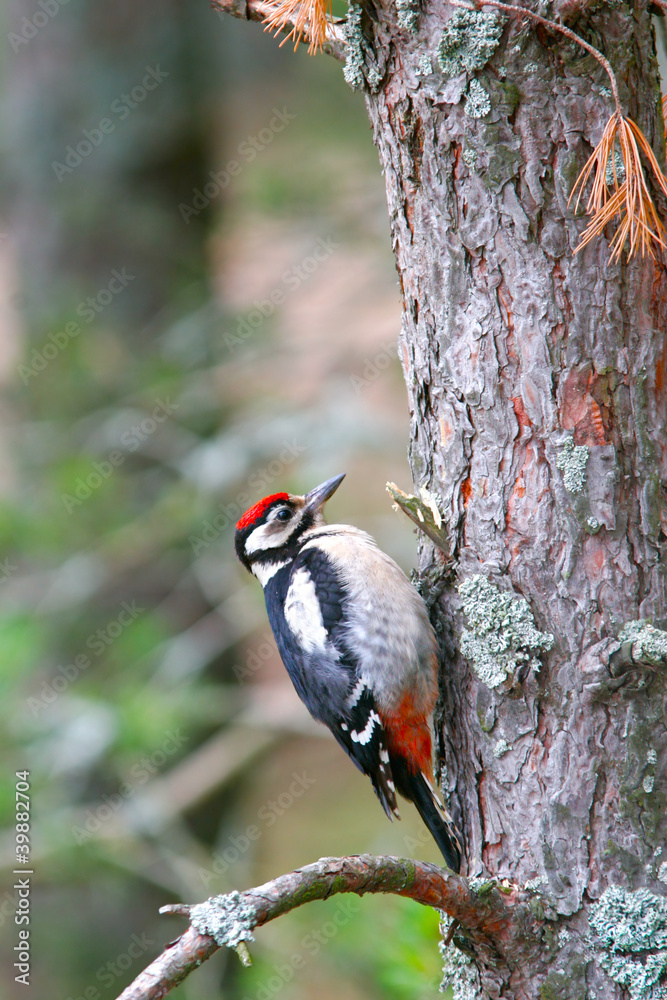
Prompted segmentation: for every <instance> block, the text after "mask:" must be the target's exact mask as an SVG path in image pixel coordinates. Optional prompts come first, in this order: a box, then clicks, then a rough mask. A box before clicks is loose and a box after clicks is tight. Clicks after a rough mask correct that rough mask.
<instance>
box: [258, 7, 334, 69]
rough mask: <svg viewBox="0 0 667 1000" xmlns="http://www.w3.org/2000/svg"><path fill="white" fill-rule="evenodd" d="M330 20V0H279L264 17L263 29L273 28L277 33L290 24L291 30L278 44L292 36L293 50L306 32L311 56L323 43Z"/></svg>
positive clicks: (282, 43)
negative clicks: (264, 26)
mask: <svg viewBox="0 0 667 1000" xmlns="http://www.w3.org/2000/svg"><path fill="white" fill-rule="evenodd" d="M330 20H331V0H279V2H278V3H277V4H276V6H275V8H274V10H272V11H271V13H270V14H267V15H266V17H265V18H264V24H265V25H266V28H265V29H264V30H265V31H272V30H273V29H274V28H275V32H276V34H279V33H280V32H281V31H285V30H286V29H287V28H289V26H290V25H292V28H291V31H290V32H289V34H287V35H286V36H285V38H283V40H282V42H281V43H280V44H281V45H284V44H285V42H286V41H287V40H288V39H289V38H293V39H294V51H295V52H296V50H297V48H298V47H299V42H300V41H301V39H302V38H303V36H304V35H305V34H306V32H308V36H309V39H310V44H309V45H308V54H309V55H311V56H312V55H314V54H315V53H316V52H317V50H318V49H321V48H322V46H323V45H324V43H325V41H326V37H327V22H328V21H330Z"/></svg>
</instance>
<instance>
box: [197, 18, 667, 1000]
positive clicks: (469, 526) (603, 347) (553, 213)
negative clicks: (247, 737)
mask: <svg viewBox="0 0 667 1000" xmlns="http://www.w3.org/2000/svg"><path fill="white" fill-rule="evenodd" d="M216 5H217V6H218V7H219V8H222V9H225V10H228V11H229V12H230V13H233V14H234V15H235V16H240V17H246V18H252V19H261V17H262V16H263V15H265V14H266V12H267V11H269V10H270V9H271V7H270V5H269V4H267V3H263V2H261V0H247V2H246V3H245V4H244V3H238V2H237V0H216ZM350 11H351V16H350V17H349V18H348V28H347V38H346V37H345V31H344V29H342V28H341V26H340V24H337V25H336V26H335V27H332V28H330V44H329V45H328V46H327V47H326V48H328V51H329V52H330V53H331V54H333V55H334V56H337V57H339V58H340V57H341V54H342V53H343V51H344V50H345V49H346V50H347V67H346V76H347V78H348V81H349V82H351V83H353V84H354V85H356V86H358V87H359V88H360V89H363V90H364V91H365V98H366V104H367V108H368V113H369V116H370V119H371V122H372V125H373V130H374V138H375V143H376V145H377V148H378V150H379V155H380V161H381V164H382V168H383V171H384V174H385V178H386V185H387V197H388V205H389V214H390V219H391V226H392V234H393V243H394V249H395V254H396V261H397V267H398V272H399V276H400V280H401V286H402V290H403V296H404V305H405V309H404V318H403V326H402V332H401V355H402V361H403V367H404V371H405V377H406V383H407V387H408V393H409V397H410V404H411V412H412V442H411V451H410V458H411V464H412V471H413V476H414V482H415V485H416V486H418V487H425V488H427V489H428V491H429V492H430V494H431V495H432V497H435V498H436V502H437V505H438V507H439V509H440V511H441V513H442V517H443V519H444V523H445V525H446V527H447V529H448V532H449V536H450V538H451V540H452V546H453V555H454V556H455V558H456V560H457V569H456V575H457V577H458V582H459V584H461V583H463V592H462V594H463V601H462V594H460V593H459V592H458V591H457V588H456V586H455V585H454V584H455V582H456V581H455V580H454V578H453V577H452V575H451V573H450V570H449V564H448V563H447V561H446V560H445V559H444V557H443V554H442V552H441V551H440V550H439V549H438V547H437V546H435V545H432V544H431V543H430V542H429V541H428V540H426V539H424V540H423V542H422V547H421V554H420V576H421V580H422V584H423V588H424V591H425V593H426V594H427V596H428V598H429V602H430V604H431V607H432V609H433V615H434V621H435V623H436V625H437V627H438V629H439V633H440V636H441V640H442V643H441V645H442V700H441V714H440V737H441V750H442V756H443V760H444V770H443V780H444V787H445V789H446V790H447V791H448V792H449V797H450V803H451V807H452V809H453V811H454V814H455V816H456V818H457V820H458V822H459V824H460V827H461V829H462V831H463V834H464V839H465V844H466V857H467V865H468V873H469V875H472V876H475V877H476V878H474V879H473V882H472V883H471V885H472V886H478V887H479V885H480V882H479V881H478V879H477V877H479V876H481V877H482V878H488V877H489V876H494V877H496V878H498V879H508V880H510V882H511V883H512V885H519V886H522V887H523V886H525V884H526V883H529V886H530V891H532V892H534V899H533V903H534V906H533V912H534V914H535V917H536V920H537V921H538V923H539V927H540V930H539V934H540V935H541V939H540V945H539V947H537V948H536V942H535V936H534V934H533V933H531V934H530V935H525V934H523V933H522V930H521V925H520V924H519V923H517V925H516V927H515V928H513V929H512V927H511V926H510V933H509V940H510V941H511V946H510V947H508V946H507V941H508V935H507V928H505V931H504V932H503V942H504V944H503V948H502V956H501V955H500V952H497V953H496V954H495V957H494V951H493V948H492V947H491V948H490V947H489V946H488V940H486V939H485V940H484V941H482V939H481V937H480V936H479V934H478V933H477V931H476V929H475V927H474V926H472V925H469V926H468V927H467V928H466V927H464V928H462V929H461V931H460V933H459V934H458V937H456V936H455V939H454V940H455V941H458V944H459V946H461V947H462V948H463V949H464V950H465V954H466V955H467V958H460V959H450V967H451V970H452V977H453V981H454V988H455V997H457V998H464V997H465V998H472V997H474V996H477V995H479V994H480V992H481V993H482V994H483V995H489V996H492V997H501V996H502V997H516V998H519V997H521V998H524V997H525V998H533V997H537V996H540V997H541V998H542V1000H552V998H556V997H562V998H570V997H572V998H586V997H588V996H595V997H597V998H604V1000H608V998H609V1000H611V998H616V997H620V996H621V995H622V994H623V992H624V990H628V991H629V992H630V995H631V997H632V998H633V1000H659V998H664V996H667V992H665V991H666V990H667V987H665V986H664V985H662V980H661V976H662V974H663V970H664V969H665V966H666V965H667V951H665V948H667V899H665V896H666V886H665V882H667V865H665V864H664V862H665V860H666V859H667V854H663V853H662V851H663V848H664V844H665V833H666V832H667V820H666V818H665V802H666V795H667V782H666V780H665V762H666V758H667V731H666V726H665V706H666V702H667V691H666V686H665V677H666V674H665V658H667V635H665V633H664V632H660V631H655V630H651V628H649V627H647V626H646V625H645V624H634V625H631V626H630V627H628V623H631V622H637V620H639V619H648V620H650V621H652V622H653V623H654V625H656V626H658V627H662V628H663V629H664V628H665V627H666V626H667V586H666V582H665V569H666V566H667V559H666V552H667V500H666V483H667V392H666V391H665V372H666V369H667V340H666V338H665V333H664V331H665V315H666V312H667V277H666V274H665V268H664V266H663V263H662V261H661V260H658V261H653V260H650V259H644V260H642V259H635V260H633V261H632V262H627V261H625V260H622V261H621V263H619V264H611V263H610V254H609V245H608V240H607V239H606V238H605V237H601V238H599V239H597V240H595V241H594V242H593V243H592V244H590V245H589V246H588V247H586V249H585V250H584V251H583V252H581V253H578V254H575V252H574V251H575V247H576V245H577V242H578V240H579V238H580V235H581V232H582V229H583V225H584V224H583V222H582V220H581V219H577V218H575V215H574V212H573V211H572V210H570V209H568V206H567V202H568V197H569V195H570V192H571V190H572V187H573V184H574V181H575V178H576V176H577V174H578V173H579V171H580V170H581V168H582V167H583V165H584V163H585V161H586V159H587V158H588V156H589V154H590V152H591V149H592V148H593V146H594V145H595V144H596V143H597V142H598V141H599V139H600V137H601V135H602V132H603V130H604V126H605V124H606V122H607V120H608V119H609V116H610V114H611V113H612V112H613V104H612V102H611V97H610V94H609V90H608V89H607V88H608V80H607V78H606V77H605V75H604V72H603V70H602V69H601V68H600V66H599V64H598V63H597V62H596V61H595V60H594V59H593V58H591V57H590V56H589V55H586V53H584V52H583V51H582V49H581V48H580V47H579V46H577V45H576V44H573V43H571V42H569V41H567V40H566V39H564V38H563V37H562V36H561V35H558V34H555V33H552V32H549V31H547V30H545V29H544V28H543V27H536V26H535V25H534V24H533V23H529V22H528V21H523V22H521V21H519V20H517V19H516V18H511V19H508V20H507V21H506V22H504V23H501V25H500V27H502V33H500V32H499V31H498V30H496V32H495V35H494V30H495V29H494V30H492V28H493V25H492V22H490V21H486V22H475V21H474V19H472V20H469V21H467V22H465V21H464V22H458V23H459V24H460V25H461V26H460V28H459V29H458V34H457V32H455V31H453V30H452V25H450V26H449V28H447V22H448V21H449V20H450V18H452V17H453V16H456V15H457V13H458V12H457V10H456V8H455V7H453V6H450V5H448V4H447V3H444V2H441V0H436V2H434V3H429V4H427V3H424V4H422V5H421V6H418V4H417V3H416V2H414V3H413V2H411V0H400V2H399V0H397V2H396V4H394V3H393V0H374V2H373V3H371V2H368V3H367V4H366V5H364V6H363V7H362V6H357V5H356V4H354V3H353V4H352V6H351V8H350ZM540 12H542V13H544V10H543V9H542V8H540ZM465 16H469V15H464V17H465ZM548 16H549V17H550V18H551V19H555V20H561V21H562V22H563V23H566V24H568V25H569V26H570V27H572V28H574V29H575V30H576V31H577V33H578V34H580V35H581V36H582V37H583V38H585V39H586V40H587V41H588V42H590V43H591V44H593V45H595V46H596V47H597V48H598V49H599V50H600V51H602V52H603V53H604V54H605V55H606V56H607V58H608V59H609V60H610V62H611V63H612V65H613V68H614V70H615V73H616V75H617V78H618V82H619V87H620V95H621V101H622V103H623V110H624V113H625V114H626V115H627V116H629V117H631V118H632V119H633V120H635V121H636V122H637V123H638V124H639V125H640V127H641V128H642V129H643V131H644V133H645V135H646V136H647V137H648V139H649V142H650V143H651V145H652V146H653V148H654V151H655V153H656V155H657V156H658V158H659V160H660V162H664V139H663V125H662V118H661V114H660V90H659V80H658V72H657V63H656V59H655V44H654V37H653V31H652V26H651V19H650V14H649V11H648V9H647V7H646V6H645V5H643V4H641V3H636V4H635V5H634V6H629V5H627V4H625V3H622V2H620V0H619V2H616V3H613V4H595V3H591V2H585V0H554V2H552V3H550V4H549V5H548ZM453 23H454V24H456V23H457V22H453ZM489 25H491V27H489ZM443 33H444V34H445V44H444V45H443V43H442V41H441V40H442V38H443ZM466 70H467V72H466ZM656 203H657V205H658V208H659V210H660V211H661V213H662V214H663V217H664V209H665V206H664V203H662V202H661V201H660V199H659V198H658V199H656ZM480 577H481V579H480ZM485 581H488V583H489V584H491V587H489V586H488V584H487V583H486V582H485ZM496 588H497V589H496ZM502 595H506V599H509V598H520V597H523V598H525V599H526V601H527V605H528V606H527V607H526V606H522V605H520V604H518V603H514V604H512V605H511V606H510V605H508V604H505V605H502ZM464 608H465V610H466V612H467V613H465V614H464ZM529 609H530V610H529ZM531 612H532V619H534V623H535V626H536V627H537V629H539V630H540V631H539V632H538V631H536V629H535V628H532V632H531V627H532V619H531ZM549 636H552V637H553V642H551V641H550V639H549ZM462 647H463V652H465V653H466V654H467V655H466V656H464V655H463V654H462ZM522 657H523V658H522ZM538 668H539V669H538ZM483 891H486V890H483ZM510 910H511V908H510ZM508 919H510V920H511V918H508ZM512 930H513V931H514V933H512ZM460 954H461V955H462V954H463V952H461V953H460Z"/></svg>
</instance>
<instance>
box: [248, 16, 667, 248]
mask: <svg viewBox="0 0 667 1000" xmlns="http://www.w3.org/2000/svg"><path fill="white" fill-rule="evenodd" d="M453 2H454V3H455V6H463V4H461V3H456V0H453ZM485 5H486V6H491V7H495V8H496V9H503V10H506V11H507V12H508V13H514V14H521V15H525V16H527V17H529V18H532V19H533V20H535V21H538V22H540V23H542V24H544V25H547V26H549V27H552V28H554V29H555V30H556V31H559V32H560V33H562V34H564V35H566V36H567V37H568V38H571V39H573V40H575V41H577V42H578V43H579V44H580V45H581V46H582V47H583V48H584V49H586V50H587V51H588V52H590V53H591V54H593V55H594V56H595V57H596V58H597V59H598V61H599V62H600V64H601V65H602V66H603V67H604V68H605V70H606V72H607V73H608V74H609V77H610V80H611V84H612V90H613V93H614V97H615V100H616V111H615V113H614V114H613V115H612V117H611V118H610V119H609V121H608V122H607V126H606V128H605V130H604V134H603V136H602V139H601V140H600V142H599V143H598V145H597V146H596V147H595V149H594V150H593V153H592V154H591V156H590V158H589V160H588V162H587V163H586V165H585V166H584V168H583V170H582V171H581V173H580V174H579V176H578V178H577V180H576V181H575V184H574V187H573V189H572V194H571V195H570V200H569V202H568V204H570V203H571V202H572V200H573V199H576V200H575V211H576V209H578V207H579V204H580V202H581V199H582V197H583V193H584V188H585V187H586V185H587V183H588V181H589V180H591V177H592V187H591V193H590V195H589V197H588V201H587V202H586V212H587V213H588V214H589V215H590V216H591V219H590V221H589V223H588V225H587V227H586V229H585V231H584V233H583V236H582V238H581V240H580V242H579V245H578V246H577V251H579V250H581V249H582V248H583V247H585V246H587V244H589V243H590V242H591V241H592V240H594V239H595V238H596V237H598V236H600V235H601V233H602V232H603V231H604V229H605V228H606V227H607V225H609V224H610V223H614V222H616V231H615V232H614V234H613V236H612V239H611V242H610V250H611V260H612V262H615V261H618V260H619V258H620V256H621V253H622V252H623V248H624V247H625V246H626V244H627V252H628V257H629V258H632V257H634V256H635V255H636V254H637V253H641V255H642V257H644V256H645V255H648V256H650V257H654V256H655V251H656V248H657V247H661V248H664V249H667V243H666V242H665V235H666V234H665V227H664V225H663V223H662V222H661V220H660V218H659V216H658V213H657V211H656V207H655V204H654V202H653V199H652V197H651V194H650V191H649V188H648V184H647V182H646V176H645V174H644V167H643V164H642V154H643V156H644V157H645V158H646V161H647V162H648V164H649V166H650V168H651V171H652V173H653V175H654V177H655V180H656V182H657V184H658V186H659V188H660V189H661V190H662V192H663V193H664V194H665V196H667V177H665V175H664V173H663V172H662V169H661V167H660V165H659V163H658V161H657V159H656V157H655V154H654V152H653V150H652V149H651V146H650V145H649V142H648V140H647V139H646V136H645V135H644V133H643V132H642V131H641V129H640V128H639V126H638V125H636V124H635V123H634V122H633V121H632V120H631V119H630V118H626V117H625V116H624V115H623V114H622V112H621V109H620V103H619V100H618V87H617V85H616V79H615V77H614V73H613V71H612V69H611V66H610V65H609V63H608V61H607V60H606V59H605V58H604V56H603V55H602V53H600V52H598V51H597V50H596V49H593V47H592V46H591V45H590V44H589V43H588V42H586V41H584V39H582V38H579V36H578V35H575V33H574V32H573V31H571V30H570V29H568V28H566V27H565V26H563V25H560V24H557V23H556V22H551V21H547V20H546V19H545V18H544V17H542V16H541V15H538V14H536V13H534V12H533V11H530V10H528V9H527V8H523V7H518V6H516V5H513V4H506V3H503V2H497V0H495V2H494V0H479V2H478V4H477V6H485ZM330 20H331V0H278V2H277V3H275V4H271V7H270V11H269V13H268V14H267V15H266V16H265V18H264V23H265V24H266V27H267V29H268V30H274V31H275V32H276V34H278V33H280V32H286V33H287V34H286V36H285V38H284V39H283V42H281V44H284V42H286V41H287V40H288V39H294V48H295V50H296V48H297V47H298V45H299V42H300V41H302V40H303V39H304V38H305V39H307V41H308V43H309V44H308V52H309V54H311V55H314V54H315V53H316V52H317V51H318V50H320V49H321V48H322V47H323V45H324V42H325V41H326V33H327V23H328V22H329V21H330ZM662 113H663V119H665V120H666V121H667V97H663V98H662ZM575 252H576V251H575Z"/></svg>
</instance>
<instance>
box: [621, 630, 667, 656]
mask: <svg viewBox="0 0 667 1000" xmlns="http://www.w3.org/2000/svg"><path fill="white" fill-rule="evenodd" d="M618 638H619V640H620V642H631V643H632V659H633V660H634V661H635V662H641V663H652V664H653V665H654V666H660V664H662V663H664V662H665V660H667V632H663V630H662V629H659V628H656V627H655V626H654V625H652V624H651V622H649V621H646V619H644V618H637V619H635V620H634V621H631V622H628V623H627V624H626V625H624V626H623V628H622V629H621V632H620V635H619V637H618Z"/></svg>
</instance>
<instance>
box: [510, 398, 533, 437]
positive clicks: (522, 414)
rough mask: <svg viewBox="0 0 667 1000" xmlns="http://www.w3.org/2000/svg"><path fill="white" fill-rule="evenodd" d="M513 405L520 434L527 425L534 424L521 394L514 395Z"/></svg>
mask: <svg viewBox="0 0 667 1000" xmlns="http://www.w3.org/2000/svg"><path fill="white" fill-rule="evenodd" d="M512 406H513V407H514V413H515V415H516V419H517V420H518V422H519V434H522V433H523V431H524V430H525V429H526V428H527V427H532V424H531V422H530V418H529V417H528V414H527V413H526V407H525V406H524V405H523V399H522V398H521V396H513V397H512Z"/></svg>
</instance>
